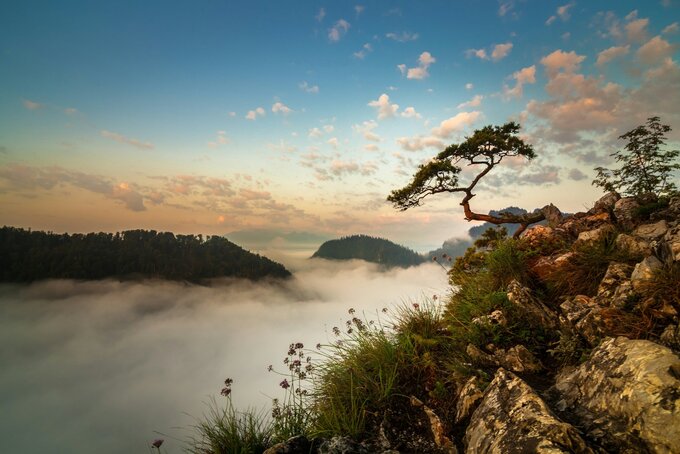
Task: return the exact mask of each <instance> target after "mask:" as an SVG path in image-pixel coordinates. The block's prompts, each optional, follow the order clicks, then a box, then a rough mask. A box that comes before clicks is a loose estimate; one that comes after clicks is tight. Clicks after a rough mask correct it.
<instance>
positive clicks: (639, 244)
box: [616, 233, 652, 256]
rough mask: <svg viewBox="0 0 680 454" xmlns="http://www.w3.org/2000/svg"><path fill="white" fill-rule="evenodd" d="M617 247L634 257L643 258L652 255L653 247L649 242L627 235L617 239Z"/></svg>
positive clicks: (623, 234) (622, 234)
mask: <svg viewBox="0 0 680 454" xmlns="http://www.w3.org/2000/svg"><path fill="white" fill-rule="evenodd" d="M616 247H617V248H619V249H621V250H624V251H628V252H629V253H631V254H634V255H640V256H642V255H650V254H651V253H652V246H651V244H650V242H649V241H647V240H644V239H642V238H639V237H635V236H633V235H627V234H625V233H621V234H619V235H618V236H617V237H616Z"/></svg>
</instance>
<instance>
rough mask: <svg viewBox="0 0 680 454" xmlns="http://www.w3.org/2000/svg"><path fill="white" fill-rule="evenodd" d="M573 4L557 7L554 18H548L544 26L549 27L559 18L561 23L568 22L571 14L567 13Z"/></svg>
mask: <svg viewBox="0 0 680 454" xmlns="http://www.w3.org/2000/svg"><path fill="white" fill-rule="evenodd" d="M574 5H575V3H573V2H572V3H567V4H566V5H562V6H559V7H558V8H557V11H555V15H554V16H550V17H549V18H548V20H546V21H545V25H551V24H552V23H553V22H555V21H556V20H557V18H560V20H562V22H566V21H568V20H569V18H570V17H571V13H569V10H570V9H571V8H573V7H574Z"/></svg>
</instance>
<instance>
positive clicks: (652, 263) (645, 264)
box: [630, 255, 663, 288]
mask: <svg viewBox="0 0 680 454" xmlns="http://www.w3.org/2000/svg"><path fill="white" fill-rule="evenodd" d="M661 267H663V263H661V261H660V260H659V259H657V258H656V257H654V256H653V255H650V256H648V257H645V258H644V259H643V260H642V261H641V262H640V263H638V264H637V265H635V269H634V270H633V274H631V276H630V281H631V283H632V284H633V288H637V287H638V286H639V285H640V284H641V283H642V282H644V281H648V280H650V279H652V278H653V277H654V272H655V271H656V270H658V269H660V268H661Z"/></svg>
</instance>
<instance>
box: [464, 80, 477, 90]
mask: <svg viewBox="0 0 680 454" xmlns="http://www.w3.org/2000/svg"><path fill="white" fill-rule="evenodd" d="M473 88H475V86H474V85H473V84H472V83H470V82H468V83H466V84H465V89H466V90H472V89H473Z"/></svg>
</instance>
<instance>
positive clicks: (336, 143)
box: [326, 137, 340, 149]
mask: <svg viewBox="0 0 680 454" xmlns="http://www.w3.org/2000/svg"><path fill="white" fill-rule="evenodd" d="M326 143H327V144H328V145H330V146H332V147H333V148H336V149H337V148H338V146H339V145H340V142H339V141H338V138H337V137H331V138H330V139H328V140H327V141H326Z"/></svg>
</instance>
